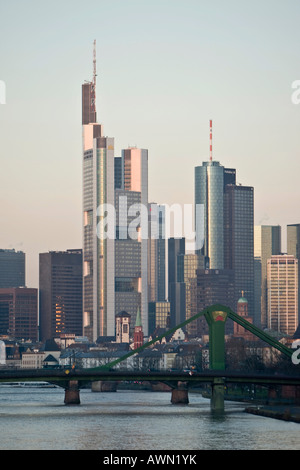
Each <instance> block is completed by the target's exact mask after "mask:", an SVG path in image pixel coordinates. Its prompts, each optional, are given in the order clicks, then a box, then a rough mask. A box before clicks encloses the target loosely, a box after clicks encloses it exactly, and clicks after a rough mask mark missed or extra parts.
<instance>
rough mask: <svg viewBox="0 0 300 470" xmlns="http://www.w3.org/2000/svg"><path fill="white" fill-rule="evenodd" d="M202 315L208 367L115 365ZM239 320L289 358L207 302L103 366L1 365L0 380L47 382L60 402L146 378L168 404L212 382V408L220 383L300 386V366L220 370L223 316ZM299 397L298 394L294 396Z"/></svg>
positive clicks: (219, 406) (220, 396)
mask: <svg viewBox="0 0 300 470" xmlns="http://www.w3.org/2000/svg"><path fill="white" fill-rule="evenodd" d="M200 316H204V317H205V319H206V321H207V324H208V327H209V369H207V370H205V371H203V372H183V371H170V372H167V371H159V372H151V371H147V372H145V371H135V372H131V371H121V370H118V369H114V367H115V366H117V365H118V364H119V363H120V362H122V361H124V360H126V359H127V358H129V357H130V356H133V355H134V354H138V353H140V352H141V351H143V350H144V349H146V348H148V347H150V346H152V345H153V344H155V343H156V342H157V341H160V340H161V339H163V338H164V337H166V336H169V335H170V334H173V333H174V332H175V331H176V330H177V329H179V328H183V327H185V326H186V325H187V324H188V323H190V322H192V321H194V320H196V319H197V318H199V317H200ZM229 318H230V319H231V320H233V321H234V322H236V323H238V324H239V325H241V326H242V327H244V328H245V329H246V330H248V331H250V332H251V333H253V334H254V335H255V336H257V337H258V338H260V339H262V340H263V341H265V342H266V343H267V344H269V345H270V346H272V347H273V348H275V349H277V350H278V351H280V352H281V353H282V354H284V355H285V356H287V357H288V358H290V359H291V357H292V354H293V350H292V349H291V348H288V347H287V346H285V345H284V344H282V343H280V342H279V341H277V340H276V339H275V338H273V337H272V336H270V335H269V334H267V333H266V332H264V331H262V330H261V329H260V328H258V327H256V326H255V325H253V324H252V323H250V322H248V321H247V320H245V319H244V318H243V317H241V316H239V315H237V314H236V313H235V312H233V311H232V310H231V309H230V308H229V307H225V306H223V305H220V304H216V305H212V306H210V307H207V308H205V309H204V310H203V311H201V312H199V313H198V314H196V315H194V316H193V317H191V318H189V319H188V320H186V321H184V322H182V323H180V324H179V325H177V326H175V327H174V328H171V329H169V330H168V331H167V332H165V333H163V334H162V335H160V336H158V337H156V338H154V339H153V340H151V341H149V342H147V343H145V344H143V345H142V346H140V347H139V348H137V349H135V350H132V351H130V352H128V353H127V354H125V355H124V356H122V357H121V358H118V359H116V360H114V361H112V362H110V363H108V364H106V365H105V366H101V367H96V368H89V369H80V368H78V369H77V368H76V367H75V368H72V367H71V368H69V369H34V370H31V369H19V370H9V369H2V370H1V369H0V382H20V381H21V382H25V381H47V382H50V383H55V384H57V385H59V386H61V387H63V388H64V389H65V403H67V404H79V403H80V398H79V390H80V388H81V387H82V386H84V384H86V383H87V382H116V381H117V382H120V381H148V382H152V383H164V384H167V385H169V386H170V387H171V389H172V399H171V401H172V403H188V390H189V388H191V387H195V386H197V385H199V384H204V383H206V384H210V385H211V392H212V393H211V409H212V410H216V411H218V410H224V387H225V386H226V384H230V383H235V384H239V383H240V384H249V385H250V384H258V385H264V386H276V385H291V386H296V387H297V390H300V370H299V374H297V375H287V374H278V373H277V374H271V373H245V372H239V371H236V372H233V371H226V369H225V324H226V321H227V319H229ZM298 396H299V397H300V394H298Z"/></svg>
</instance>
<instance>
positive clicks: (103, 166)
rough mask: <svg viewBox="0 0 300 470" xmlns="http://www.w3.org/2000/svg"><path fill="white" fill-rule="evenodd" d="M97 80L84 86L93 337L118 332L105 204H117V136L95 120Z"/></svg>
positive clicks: (87, 330)
mask: <svg viewBox="0 0 300 470" xmlns="http://www.w3.org/2000/svg"><path fill="white" fill-rule="evenodd" d="M95 119H96V110H95V103H94V83H85V84H84V85H83V86H82V130H83V312H84V313H83V328H84V334H85V335H86V336H87V337H88V338H89V340H90V341H95V340H96V339H97V338H98V337H99V336H114V334H115V289H114V286H115V272H114V271H115V262H114V256H115V252H114V250H115V248H114V238H113V237H110V236H108V235H107V233H106V231H105V230H106V228H107V227H105V226H104V215H105V212H104V211H103V210H102V209H104V205H105V204H107V205H111V206H112V207H114V180H115V175H114V171H115V170H114V139H113V138H110V137H105V136H103V132H102V126H101V125H100V124H97V123H96V122H95Z"/></svg>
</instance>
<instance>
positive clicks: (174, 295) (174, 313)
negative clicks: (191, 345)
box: [168, 237, 186, 327]
mask: <svg viewBox="0 0 300 470" xmlns="http://www.w3.org/2000/svg"><path fill="white" fill-rule="evenodd" d="M183 254H185V238H173V237H172V238H169V239H168V296H169V301H170V313H171V314H170V324H171V326H172V327H173V326H175V325H178V324H179V323H181V322H183V321H184V320H185V316H186V291H185V283H184V282H182V281H180V280H179V276H178V274H179V266H178V256H179V255H183Z"/></svg>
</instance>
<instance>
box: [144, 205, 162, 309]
mask: <svg viewBox="0 0 300 470" xmlns="http://www.w3.org/2000/svg"><path fill="white" fill-rule="evenodd" d="M148 217H149V229H148V301H149V302H157V301H161V302H163V301H164V300H165V299H166V239H165V207H164V206H160V205H158V204H156V203H153V202H152V203H151V204H149V213H148Z"/></svg>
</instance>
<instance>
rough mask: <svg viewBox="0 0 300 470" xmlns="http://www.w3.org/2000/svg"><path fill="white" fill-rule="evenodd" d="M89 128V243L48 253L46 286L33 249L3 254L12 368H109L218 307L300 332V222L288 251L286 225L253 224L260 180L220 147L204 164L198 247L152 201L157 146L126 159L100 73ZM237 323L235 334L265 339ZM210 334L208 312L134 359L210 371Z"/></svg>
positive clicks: (89, 90)
mask: <svg viewBox="0 0 300 470" xmlns="http://www.w3.org/2000/svg"><path fill="white" fill-rule="evenodd" d="M82 131H83V155H82V168H83V214H82V221H83V222H82V233H83V244H82V247H80V248H79V249H73V250H67V251H61V252H59V251H49V252H48V253H40V254H39V288H38V289H36V288H30V287H28V286H27V285H26V279H25V253H23V252H20V251H15V250H13V249H12V250H7V249H1V250H0V339H2V341H4V342H5V344H6V353H7V354H6V363H7V364H8V363H10V364H14V366H18V367H50V366H66V365H68V364H70V362H72V361H73V360H76V362H77V364H81V366H83V367H94V366H95V365H101V364H104V363H107V362H109V361H110V360H112V359H111V358H114V357H118V356H119V355H122V354H124V351H126V350H129V349H130V348H131V349H132V348H136V347H138V346H140V345H142V344H143V343H144V342H145V341H146V340H147V341H148V340H149V339H150V338H153V337H156V336H158V332H159V331H167V330H168V329H169V328H172V327H174V326H176V325H178V324H180V323H182V322H184V321H185V320H187V319H189V318H191V317H192V316H194V315H195V314H196V313H198V312H200V311H202V310H203V309H204V308H205V307H207V306H209V305H212V304H223V305H226V306H228V307H230V308H232V309H233V310H234V311H236V312H237V313H239V314H240V315H241V316H243V317H245V318H246V319H247V320H248V321H250V322H252V323H253V324H255V325H256V326H258V327H261V328H263V329H267V330H268V331H269V332H271V333H273V334H276V335H277V336H278V337H286V338H287V339H289V338H293V336H294V335H295V334H297V330H298V327H299V293H300V289H299V257H300V223H299V224H293V225H288V226H287V253H282V247H281V227H280V226H269V225H262V226H254V188H253V187H252V186H242V185H240V184H237V182H236V170H235V169H232V168H226V167H224V166H222V165H221V164H220V162H218V161H215V160H213V158H212V153H211V155H210V159H209V161H207V162H203V163H202V165H200V166H197V167H196V168H195V178H194V196H195V199H194V219H195V220H194V224H195V233H196V237H197V241H198V242H197V244H196V245H195V249H194V250H193V251H191V250H188V249H187V243H186V241H187V240H186V237H185V236H182V237H175V236H171V235H170V234H169V233H168V231H167V223H168V220H167V217H168V214H167V211H166V206H165V205H163V204H161V203H160V202H158V201H156V202H153V201H149V197H148V150H145V149H139V148H136V147H128V148H126V149H124V150H122V151H121V155H120V156H115V154H114V148H115V145H114V138H112V137H107V136H105V135H104V133H103V126H102V124H98V122H97V113H96V105H95V81H92V82H86V83H84V84H83V85H82ZM196 207H198V208H200V211H199V210H198V209H197V210H196ZM111 208H113V209H114V211H111ZM111 227H113V230H111ZM199 240H200V241H201V243H199ZM226 327H227V331H226V334H227V335H229V336H232V337H238V338H241V337H242V338H244V340H247V341H254V340H255V338H253V337H251V334H249V333H247V332H246V331H245V330H243V328H241V327H239V326H238V325H233V324H230V323H228V325H226ZM207 335H208V327H207V324H206V321H205V319H204V318H199V319H197V320H194V321H192V322H190V323H189V324H187V325H186V327H185V328H183V329H182V330H178V334H177V336H176V335H175V337H171V338H167V339H166V340H165V341H164V342H163V344H162V343H161V342H159V343H157V344H155V347H152V348H151V349H149V351H146V350H145V351H143V352H142V353H140V354H139V356H138V357H136V356H133V357H132V358H130V359H128V361H127V362H126V367H128V368H135V367H137V363H138V362H139V363H140V366H141V364H142V366H143V367H148V368H155V369H157V368H159V369H160V368H172V367H175V368H176V367H186V366H188V367H191V366H195V365H196V364H197V362H199V361H200V359H199V357H200V356H201V361H200V362H201V367H203V364H205V357H206V353H205V351H206V349H205V348H206V347H207V341H208V337H207ZM71 346H72V347H71ZM200 350H201V354H199V351H200ZM187 358H188V360H187ZM123 366H124V364H123ZM123 366H122V367H123Z"/></svg>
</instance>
